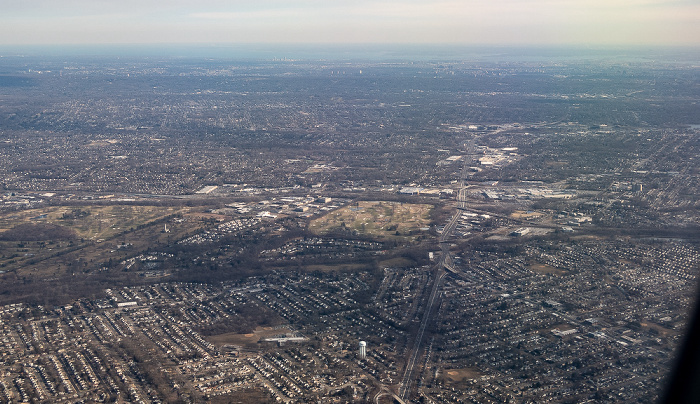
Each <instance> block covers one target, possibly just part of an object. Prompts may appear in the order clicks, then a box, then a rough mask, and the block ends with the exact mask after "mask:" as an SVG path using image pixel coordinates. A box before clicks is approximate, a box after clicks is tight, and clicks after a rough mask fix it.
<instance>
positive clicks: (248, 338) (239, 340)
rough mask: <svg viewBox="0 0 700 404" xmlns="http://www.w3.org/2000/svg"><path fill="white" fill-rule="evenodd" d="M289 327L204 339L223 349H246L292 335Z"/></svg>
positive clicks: (227, 334) (213, 336)
mask: <svg viewBox="0 0 700 404" xmlns="http://www.w3.org/2000/svg"><path fill="white" fill-rule="evenodd" d="M291 332H292V330H290V329H289V328H288V327H258V328H256V329H255V331H253V332H252V333H248V334H236V333H232V332H231V333H226V334H219V335H211V336H208V337H204V339H206V340H207V341H209V342H210V343H212V344H214V345H216V346H218V347H222V346H224V345H238V346H241V347H244V348H252V347H255V346H256V345H257V344H258V342H259V341H260V340H262V339H265V338H273V337H275V336H277V335H282V334H287V333H291Z"/></svg>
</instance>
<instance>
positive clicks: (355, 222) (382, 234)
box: [309, 201, 433, 240]
mask: <svg viewBox="0 0 700 404" xmlns="http://www.w3.org/2000/svg"><path fill="white" fill-rule="evenodd" d="M432 208H433V206H432V205H427V204H408V203H400V202H385V201H361V202H357V203H354V204H351V205H348V206H345V207H343V208H341V209H338V210H336V211H333V212H331V213H329V214H327V215H325V216H323V217H321V218H318V219H316V220H314V221H312V222H311V224H310V225H309V229H310V230H311V231H313V232H314V233H316V234H326V233H329V232H331V231H334V230H351V231H355V232H357V233H358V234H362V235H366V236H371V237H374V238H377V239H384V240H386V239H415V237H416V235H417V234H420V233H421V230H420V229H421V228H424V227H428V226H429V225H430V210H431V209H432Z"/></svg>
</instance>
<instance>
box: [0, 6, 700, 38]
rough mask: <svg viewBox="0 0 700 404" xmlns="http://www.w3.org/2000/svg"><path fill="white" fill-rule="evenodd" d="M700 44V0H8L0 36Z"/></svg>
mask: <svg viewBox="0 0 700 404" xmlns="http://www.w3.org/2000/svg"><path fill="white" fill-rule="evenodd" d="M257 42H265V43H432V42H438V43H461V44H583V45H620V44H622V45H625V44H641V45H700V0H462V1H457V0H445V1H425V0H423V1H418V0H393V1H391V0H342V1H340V0H226V1H224V0H197V1H192V0H160V1H159V0H37V1H32V0H0V44H6V45H7V44H56V43H60V44H81V43H87V44H94V43H257Z"/></svg>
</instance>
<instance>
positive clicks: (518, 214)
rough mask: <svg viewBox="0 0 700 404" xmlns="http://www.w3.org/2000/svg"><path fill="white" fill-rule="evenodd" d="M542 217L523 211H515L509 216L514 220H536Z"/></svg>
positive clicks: (541, 214)
mask: <svg viewBox="0 0 700 404" xmlns="http://www.w3.org/2000/svg"><path fill="white" fill-rule="evenodd" d="M541 216H544V214H543V213H540V212H532V211H530V212H526V211H524V210H516V211H515V212H513V213H511V214H510V217H512V218H514V219H536V218H538V217H541Z"/></svg>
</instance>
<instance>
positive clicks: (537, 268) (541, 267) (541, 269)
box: [528, 264, 567, 276]
mask: <svg viewBox="0 0 700 404" xmlns="http://www.w3.org/2000/svg"><path fill="white" fill-rule="evenodd" d="M528 269H530V270H531V271H533V272H537V273H540V274H550V275H558V276H561V275H564V274H566V273H567V272H566V271H564V270H562V269H558V268H554V267H553V266H551V265H547V264H532V265H530V266H528Z"/></svg>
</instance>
